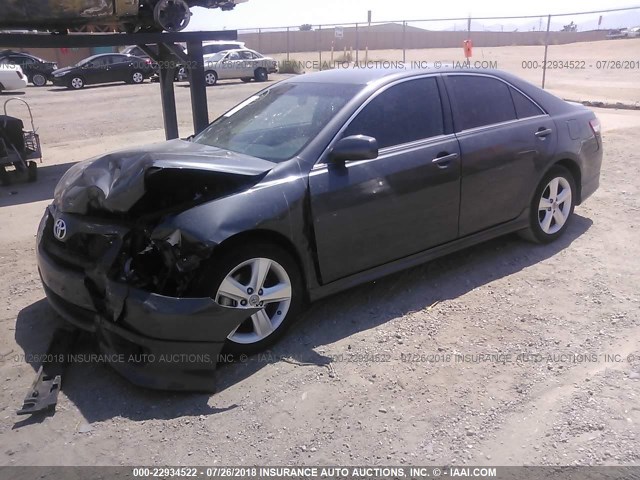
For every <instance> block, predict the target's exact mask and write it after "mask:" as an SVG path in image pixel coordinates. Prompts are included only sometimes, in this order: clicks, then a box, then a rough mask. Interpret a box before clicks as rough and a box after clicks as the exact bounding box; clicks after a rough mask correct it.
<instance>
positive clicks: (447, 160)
mask: <svg viewBox="0 0 640 480" xmlns="http://www.w3.org/2000/svg"><path fill="white" fill-rule="evenodd" d="M457 159H458V154H457V153H441V154H440V156H438V157H436V158H434V159H433V160H432V161H431V163H435V164H436V165H437V166H438V168H447V167H449V165H450V164H451V162H453V161H454V160H457Z"/></svg>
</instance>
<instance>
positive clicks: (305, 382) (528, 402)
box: [0, 82, 640, 465]
mask: <svg viewBox="0 0 640 480" xmlns="http://www.w3.org/2000/svg"><path fill="white" fill-rule="evenodd" d="M260 87H261V86H260V85H256V84H253V83H252V84H246V85H245V84H236V83H235V82H228V83H226V84H221V85H220V86H218V87H215V88H213V89H209V107H210V111H211V113H212V115H213V114H219V113H221V112H222V111H223V110H225V109H226V108H228V107H230V106H231V105H233V104H234V103H236V102H237V101H239V100H240V99H242V98H244V97H246V96H247V95H249V94H250V93H251V92H253V91H255V90H256V89H258V88H260ZM158 90H159V89H158V86H157V85H150V84H146V85H143V86H111V87H96V88H88V89H86V90H85V91H81V92H67V91H61V90H58V89H54V88H50V87H48V88H45V89H35V88H29V89H28V90H27V92H26V94H25V96H24V98H25V99H27V100H29V101H30V102H31V103H32V107H33V108H34V111H35V112H36V116H37V118H36V121H37V123H38V126H39V128H40V133H41V135H42V139H43V142H44V149H45V155H46V158H45V163H44V164H43V165H42V166H41V168H40V169H39V172H40V179H39V180H38V182H37V183H35V184H26V185H17V186H12V187H0V225H1V227H0V284H2V285H3V292H4V296H3V298H4V300H3V302H2V304H1V305H0V355H1V357H0V415H1V416H2V419H3V421H2V422H0V445H2V447H1V449H0V464H2V465H131V464H153V465H165V464H173V465H187V464H201V465H225V464H226V465H229V464H231V465H251V464H271V465H283V464H316V465H321V464H345V465H363V464H366V465H369V464H371V465H383V464H395V465H411V464H436V465H444V464H457V465H464V464H487V465H523V464H536V465H568V464H577V465H591V464H593V465H633V464H637V463H638V462H639V461H640V447H639V444H640V442H638V441H637V440H638V438H637V436H638V435H639V434H640V431H639V429H638V425H639V424H640V405H639V403H638V395H639V387H640V383H639V381H638V379H639V377H640V342H639V340H640V318H639V315H638V313H639V310H640V293H639V292H640V278H639V277H638V274H637V271H638V267H639V266H640V260H639V258H640V242H638V228H639V225H640V203H639V201H638V198H640V196H639V194H640V192H639V189H640V176H639V175H638V173H639V168H638V165H639V164H640V154H639V153H638V152H640V138H639V137H638V135H637V132H638V128H640V112H632V111H614V110H599V111H597V113H598V115H599V116H600V118H601V120H602V122H603V127H604V142H605V149H606V157H605V163H604V170H603V174H602V186H601V188H600V190H599V191H598V192H597V193H596V195H594V196H593V197H592V198H591V199H589V201H588V202H586V204H585V205H583V206H581V207H578V208H577V209H576V215H575V217H574V219H573V223H572V224H571V226H570V228H569V229H568V231H567V233H566V235H565V236H564V238H563V239H561V240H560V241H559V242H557V243H555V244H553V245H548V246H536V245H531V244H528V243H526V242H523V241H521V240H520V239H518V237H517V236H515V235H513V236H507V237H503V238H500V239H497V240H494V241H490V242H487V243H484V244H482V245H478V246H476V247H473V248H470V249H467V250H464V251H462V252H459V253H456V254H453V255H449V256H447V257H444V258H442V259H440V260H437V261H434V262H431V263H429V264H427V265H424V266H421V267H418V268H414V269H411V270H408V271H405V272H402V273H399V274H396V275H393V276H390V277H387V278H385V279H383V280H380V281H377V282H374V283H372V284H368V285H364V286H361V287H358V288H355V289H352V290H349V291H347V292H343V293H341V294H339V295H336V296H334V297H331V298H328V299H326V300H323V301H321V302H319V303H317V304H315V305H313V306H312V307H311V308H310V310H309V311H308V312H307V313H306V314H305V315H304V317H303V318H302V319H301V320H300V321H299V322H298V323H297V324H296V325H295V326H294V328H292V330H291V331H290V332H289V334H288V335H287V337H286V338H285V339H284V340H283V341H282V342H281V343H279V344H278V345H277V346H276V347H275V348H274V349H273V350H271V351H269V352H267V353H266V354H264V355H260V356H256V357H253V358H251V359H249V360H248V361H247V362H244V363H236V364H231V365H225V366H222V367H221V368H220V369H219V372H218V379H217V381H218V385H219V389H220V391H219V392H218V393H217V394H215V395H213V396H209V395H198V394H171V393H161V392H151V391H146V390H143V389H139V388H136V387H134V386H131V385H130V384H128V383H127V382H126V381H125V380H123V379H121V378H120V377H119V376H118V375H117V374H116V373H114V372H113V371H112V370H111V369H110V368H108V367H105V366H103V365H95V364H74V365H73V366H71V367H70V368H69V369H68V371H67V373H66V374H65V379H64V380H65V381H64V387H63V391H62V393H61V395H60V399H59V404H58V408H57V411H56V413H55V415H54V416H50V417H45V418H36V417H34V418H22V417H17V416H16V415H15V410H16V409H17V408H18V407H19V406H20V404H21V402H22V399H23V397H24V394H25V393H26V391H27V388H28V387H29V385H30V384H31V382H32V380H33V377H34V372H35V370H36V369H37V367H38V365H37V363H36V362H33V361H31V362H29V360H33V358H29V356H30V355H33V354H38V353H43V352H44V351H45V349H46V346H47V344H48V341H49V338H50V335H51V332H52V331H53V330H54V328H55V326H56V324H57V322H58V320H57V319H56V317H55V315H54V314H53V312H52V310H51V309H50V308H49V306H48V305H47V303H46V301H45V300H44V294H43V291H42V288H41V286H40V282H39V279H38V275H37V270H36V266H35V259H34V248H33V246H34V245H33V244H34V235H35V230H36V226H37V223H38V220H39V218H40V216H41V214H42V211H43V209H44V207H45V206H46V205H47V204H48V203H49V201H50V199H51V196H52V192H53V187H54V186H55V183H56V181H57V180H58V179H59V177H60V175H61V174H62V173H63V172H64V171H65V170H66V169H67V168H68V167H69V166H70V165H71V164H72V163H74V162H76V161H79V160H82V159H84V158H87V157H89V156H92V155H96V154H99V153H101V152H104V151H108V150H112V149H115V148H119V147H124V146H129V145H139V144H141V143H145V142H150V141H156V140H162V138H163V134H162V130H161V128H162V120H161V117H160V107H159V105H158V95H157V94H158ZM177 90H178V91H177V96H178V101H179V103H180V104H181V105H182V106H181V108H180V109H179V117H180V121H181V125H182V126H183V132H182V133H186V132H187V131H188V128H187V127H188V120H189V115H190V112H189V110H188V105H189V101H188V89H186V88H183V87H178V88H177ZM94 348H95V345H93V343H92V340H91V339H90V338H88V337H83V338H81V341H80V342H79V345H78V346H77V349H76V353H83V352H84V353H90V352H92V351H93V349H94Z"/></svg>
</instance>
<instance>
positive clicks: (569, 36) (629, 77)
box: [238, 6, 640, 106]
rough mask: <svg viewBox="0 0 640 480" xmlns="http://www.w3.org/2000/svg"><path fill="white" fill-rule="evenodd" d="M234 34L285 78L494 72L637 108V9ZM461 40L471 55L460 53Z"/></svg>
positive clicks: (639, 12)
mask: <svg viewBox="0 0 640 480" xmlns="http://www.w3.org/2000/svg"><path fill="white" fill-rule="evenodd" d="M238 34H239V39H240V40H241V41H244V42H245V43H246V44H247V46H248V47H250V48H254V49H256V50H258V51H260V52H261V53H263V54H266V55H271V56H273V57H274V58H276V59H277V60H279V62H280V65H281V70H282V71H283V72H286V73H298V72H303V71H313V70H323V69H329V68H374V67H392V68H423V69H427V68H432V69H433V68H434V65H435V66H436V67H437V65H450V66H451V65H452V66H454V67H456V66H460V67H467V68H468V67H471V68H498V69H501V70H506V71H509V72H511V73H514V74H516V75H519V76H521V77H523V78H526V79H527V80H529V81H531V82H532V83H535V84H537V85H540V86H542V87H543V88H549V89H551V90H552V91H554V93H557V94H560V95H561V96H563V97H564V98H569V99H572V100H580V101H589V100H595V101H602V102H606V103H618V104H620V105H625V106H626V105H630V106H634V105H635V106H640V49H639V47H640V6H639V7H629V8H618V9H608V10H600V11H589V12H576V13H564V14H557V15H531V16H524V17H523V16H520V17H516V16H501V17H491V18H490V17H465V18H438V19H422V20H421V19H418V20H389V21H372V22H365V23H344V24H323V25H312V24H306V25H299V26H285V27H273V28H259V29H245V30H239V31H238ZM469 40H470V42H471V44H470V46H471V45H472V49H471V50H470V51H469V50H466V51H465V49H464V44H465V41H469ZM469 54H470V55H471V56H470V57H467V55H469ZM598 86H600V88H598Z"/></svg>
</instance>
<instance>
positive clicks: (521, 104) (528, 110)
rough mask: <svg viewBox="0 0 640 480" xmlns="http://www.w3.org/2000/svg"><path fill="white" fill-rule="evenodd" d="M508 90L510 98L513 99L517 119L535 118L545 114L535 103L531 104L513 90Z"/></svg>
mask: <svg viewBox="0 0 640 480" xmlns="http://www.w3.org/2000/svg"><path fill="white" fill-rule="evenodd" d="M510 90H511V97H512V98H513V103H514V105H515V107H516V113H517V114H518V118H530V117H537V116H538V115H544V114H545V113H544V112H543V111H542V110H540V108H539V107H538V106H537V105H536V104H535V103H533V102H532V101H531V100H529V99H528V98H527V97H525V96H524V95H523V94H522V93H520V92H519V91H517V90H516V89H515V88H510Z"/></svg>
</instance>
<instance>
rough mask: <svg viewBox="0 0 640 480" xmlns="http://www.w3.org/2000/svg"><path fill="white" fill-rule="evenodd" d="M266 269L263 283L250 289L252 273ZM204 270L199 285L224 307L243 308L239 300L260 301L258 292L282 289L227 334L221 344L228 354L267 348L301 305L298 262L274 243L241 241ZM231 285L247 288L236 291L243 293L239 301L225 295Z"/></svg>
mask: <svg viewBox="0 0 640 480" xmlns="http://www.w3.org/2000/svg"><path fill="white" fill-rule="evenodd" d="M265 269H266V272H267V273H266V275H264V281H263V282H262V283H263V285H262V286H260V285H257V283H254V287H256V288H257V287H260V288H258V291H254V290H249V288H251V277H252V275H253V272H257V271H265ZM205 270H206V271H205V274H204V275H203V276H202V280H201V282H200V283H201V285H203V287H202V288H204V289H205V290H206V291H208V294H209V295H211V297H212V298H213V299H214V300H215V301H216V302H218V303H219V304H221V305H224V306H227V307H232V308H233V307H238V308H242V307H241V306H240V302H241V301H242V302H245V303H246V305H247V306H250V305H252V304H254V303H255V302H259V301H260V300H261V299H262V297H260V295H262V294H261V293H260V292H263V293H265V294H266V292H267V290H268V289H269V288H271V289H275V290H274V291H273V294H274V295H275V294H276V293H277V292H282V293H281V294H282V295H283V297H282V298H278V300H275V301H273V302H265V308H264V309H263V310H261V311H259V312H258V313H256V314H254V315H252V316H249V317H247V320H245V322H244V323H242V324H241V325H240V326H239V327H238V328H237V329H236V330H235V331H234V332H232V333H231V334H230V335H229V337H228V338H227V341H226V343H225V347H224V351H225V352H227V353H230V354H234V355H237V354H249V355H251V354H254V353H258V352H261V351H263V350H265V349H266V348H268V347H270V346H271V345H273V344H274V343H276V342H277V341H278V340H279V339H280V338H281V337H282V335H283V334H284V333H285V331H286V330H287V328H288V327H289V326H291V324H292V323H293V321H294V320H295V318H296V317H297V316H298V315H299V313H300V311H301V310H302V307H303V305H304V300H303V287H302V285H303V283H302V276H301V274H300V269H299V268H298V264H297V263H296V261H295V260H294V259H293V257H292V256H291V255H290V254H289V253H288V252H287V251H286V250H284V249H283V248H280V247H278V246H276V245H272V244H268V243H244V244H240V245H236V246H232V247H228V250H225V251H223V252H220V253H219V254H218V255H216V259H215V261H214V262H212V263H211V266H210V268H208V269H205ZM229 280H234V281H233V282H229ZM225 282H228V283H225ZM225 285H227V286H229V285H231V288H229V289H227V288H226V287H225ZM234 286H241V287H246V290H245V289H244V288H242V289H241V290H236V291H235V292H242V295H243V296H242V297H241V300H239V299H238V297H233V298H232V295H231V294H225V292H226V291H227V290H229V291H231V290H233V287H234ZM265 286H266V287H265ZM278 289H280V290H278ZM245 291H246V294H245V293H244V292H245ZM249 292H251V293H249ZM232 293H234V292H232ZM212 321H215V319H212Z"/></svg>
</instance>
